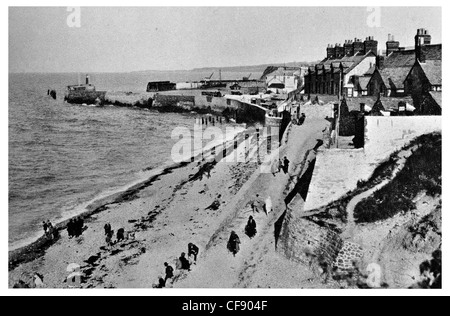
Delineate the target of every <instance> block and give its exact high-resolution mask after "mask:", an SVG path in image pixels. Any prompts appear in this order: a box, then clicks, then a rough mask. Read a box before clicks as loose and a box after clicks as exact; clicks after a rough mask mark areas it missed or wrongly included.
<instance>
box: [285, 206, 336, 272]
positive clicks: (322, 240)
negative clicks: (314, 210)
mask: <svg viewBox="0 0 450 316" xmlns="http://www.w3.org/2000/svg"><path fill="white" fill-rule="evenodd" d="M286 212H287V213H286V216H285V218H284V221H283V225H282V228H281V232H280V236H279V239H278V243H277V251H278V252H279V253H281V254H283V255H284V256H286V257H287V258H288V259H291V260H294V261H297V262H301V263H303V264H308V265H317V266H321V265H323V263H324V262H326V264H327V265H328V266H329V267H331V266H333V264H334V262H335V260H336V258H337V256H338V254H339V252H340V250H341V249H342V246H343V241H342V239H341V238H340V236H339V235H338V234H336V233H335V232H333V231H332V230H331V229H328V228H325V227H321V226H319V225H318V224H316V223H314V222H312V221H310V220H306V219H304V218H302V217H301V216H300V215H299V214H297V212H296V211H292V210H287V211H286Z"/></svg>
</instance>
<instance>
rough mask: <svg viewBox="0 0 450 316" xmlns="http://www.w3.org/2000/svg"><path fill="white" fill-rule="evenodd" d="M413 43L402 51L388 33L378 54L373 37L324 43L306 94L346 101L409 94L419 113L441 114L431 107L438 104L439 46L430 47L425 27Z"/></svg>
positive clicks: (308, 76) (310, 70)
mask: <svg viewBox="0 0 450 316" xmlns="http://www.w3.org/2000/svg"><path fill="white" fill-rule="evenodd" d="M414 40H415V46H414V47H412V48H405V47H400V43H399V42H398V41H395V39H394V36H391V35H390V34H389V35H388V41H387V42H386V50H385V52H384V53H383V52H382V53H378V42H377V41H376V40H374V38H373V37H367V38H366V40H365V41H364V42H362V41H361V40H359V39H355V40H347V41H345V43H344V46H341V45H340V44H336V45H334V46H333V45H328V47H327V57H326V58H325V59H324V60H322V61H321V62H320V63H318V64H316V65H314V66H310V67H309V68H308V72H307V74H306V75H305V88H304V89H305V90H304V92H305V94H325V95H337V96H339V95H341V96H345V97H346V98H347V99H349V98H355V97H365V96H372V97H373V96H375V97H376V96H382V97H394V98H399V97H400V98H401V97H406V96H410V97H412V99H413V104H414V106H415V108H416V109H417V114H423V113H424V112H430V113H431V112H432V113H436V112H440V109H439V111H437V110H438V109H436V108H434V105H435V104H438V105H439V107H440V106H441V104H440V100H441V91H442V64H441V63H442V44H431V35H430V34H429V33H428V31H427V30H425V29H418V30H417V34H416V35H415V38H414ZM428 101H430V102H431V103H430V104H426V102H428Z"/></svg>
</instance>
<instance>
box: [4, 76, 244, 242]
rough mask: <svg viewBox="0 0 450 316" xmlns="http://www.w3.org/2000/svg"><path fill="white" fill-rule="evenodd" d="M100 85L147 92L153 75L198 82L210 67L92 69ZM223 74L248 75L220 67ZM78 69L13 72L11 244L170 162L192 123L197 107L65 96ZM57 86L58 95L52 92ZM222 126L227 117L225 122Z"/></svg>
mask: <svg viewBox="0 0 450 316" xmlns="http://www.w3.org/2000/svg"><path fill="white" fill-rule="evenodd" d="M89 75H90V79H91V83H92V84H94V85H95V86H96V88H97V90H106V91H110V92H112V91H116V92H119V91H122V92H144V91H145V89H146V86H147V83H148V82H149V81H159V80H170V81H173V82H184V81H194V80H196V81H198V80H200V79H202V78H204V77H209V76H210V75H211V73H206V72H202V71H167V72H161V71H155V72H136V73H91V74H89ZM221 75H222V79H238V78H242V77H243V76H248V74H246V73H245V74H244V73H239V72H229V73H227V72H222V74H221ZM84 76H85V74H78V73H20V74H19V73H11V74H9V104H8V124H9V126H8V132H9V136H8V137H9V156H8V163H9V166H8V167H9V175H8V187H9V248H10V250H12V249H16V248H18V247H21V246H24V245H26V244H28V243H30V242H32V241H34V240H35V239H36V238H37V237H39V236H40V235H42V221H43V220H50V221H52V223H57V222H59V221H62V220H65V219H67V218H70V217H73V216H76V215H77V214H80V213H82V212H83V211H85V208H86V206H87V205H89V204H90V203H92V202H94V201H96V200H98V199H100V198H103V197H105V196H108V195H110V194H112V193H116V192H120V191H121V190H125V189H126V188H128V187H130V186H131V185H133V184H135V183H137V182H139V181H142V180H144V179H146V178H148V177H149V176H150V175H151V174H152V172H154V171H155V170H158V169H160V168H162V167H164V166H165V165H170V163H171V150H172V147H173V146H174V144H175V143H176V142H177V140H176V139H172V137H171V136H172V131H173V129H174V128H175V127H183V128H188V129H189V130H191V131H193V130H194V124H195V121H196V118H198V115H197V114H193V113H188V114H177V113H159V112H157V111H153V110H146V109H137V108H124V107H115V106H105V107H93V106H80V105H72V104H68V103H65V102H64V91H65V87H66V86H67V85H71V84H77V83H80V82H83V80H84ZM49 89H54V90H56V92H57V99H56V100H53V99H52V98H51V97H49V96H48V95H47V91H48V90H49ZM221 127H222V128H223V129H225V128H226V127H227V124H223V125H221Z"/></svg>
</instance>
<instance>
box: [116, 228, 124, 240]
mask: <svg viewBox="0 0 450 316" xmlns="http://www.w3.org/2000/svg"><path fill="white" fill-rule="evenodd" d="M124 239H125V230H124V229H123V228H120V229H119V230H118V231H117V241H118V242H119V241H122V240H124Z"/></svg>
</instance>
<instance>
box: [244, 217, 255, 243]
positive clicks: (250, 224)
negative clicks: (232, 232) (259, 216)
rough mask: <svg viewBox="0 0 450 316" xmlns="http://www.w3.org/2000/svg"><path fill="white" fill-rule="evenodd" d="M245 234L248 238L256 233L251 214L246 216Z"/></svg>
mask: <svg viewBox="0 0 450 316" xmlns="http://www.w3.org/2000/svg"><path fill="white" fill-rule="evenodd" d="M245 234H246V235H247V236H248V237H250V239H252V238H253V237H255V235H256V222H255V220H254V219H253V216H251V215H250V217H249V218H248V222H247V225H246V226H245Z"/></svg>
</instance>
